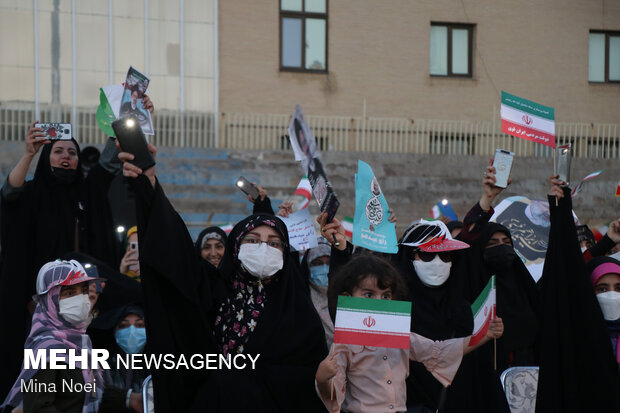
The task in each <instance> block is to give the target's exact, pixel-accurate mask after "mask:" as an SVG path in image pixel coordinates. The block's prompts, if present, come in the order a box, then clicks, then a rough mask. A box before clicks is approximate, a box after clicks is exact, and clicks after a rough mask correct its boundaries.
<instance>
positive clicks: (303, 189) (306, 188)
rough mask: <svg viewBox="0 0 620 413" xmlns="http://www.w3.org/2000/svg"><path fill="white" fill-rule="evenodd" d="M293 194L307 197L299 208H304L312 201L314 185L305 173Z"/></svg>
mask: <svg viewBox="0 0 620 413" xmlns="http://www.w3.org/2000/svg"><path fill="white" fill-rule="evenodd" d="M293 195H301V196H303V197H304V198H305V199H304V200H303V201H302V202H301V203H300V204H299V209H304V208H305V207H307V206H308V204H309V203H310V199H311V198H312V186H310V181H309V180H308V178H307V177H306V175H304V177H303V178H301V181H299V185H297V189H295V193H294V194H293Z"/></svg>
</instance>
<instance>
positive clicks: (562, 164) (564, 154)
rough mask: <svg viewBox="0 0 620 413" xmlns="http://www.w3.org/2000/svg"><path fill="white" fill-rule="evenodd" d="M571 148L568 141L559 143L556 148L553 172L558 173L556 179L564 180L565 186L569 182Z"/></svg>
mask: <svg viewBox="0 0 620 413" xmlns="http://www.w3.org/2000/svg"><path fill="white" fill-rule="evenodd" d="M571 149H572V145H571V144H570V143H567V144H566V145H560V146H558V148H557V156H556V168H555V174H556V175H559V177H558V179H559V180H560V181H564V182H566V186H568V184H569V182H570V160H571Z"/></svg>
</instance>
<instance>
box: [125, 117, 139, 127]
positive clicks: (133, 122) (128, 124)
mask: <svg viewBox="0 0 620 413" xmlns="http://www.w3.org/2000/svg"><path fill="white" fill-rule="evenodd" d="M125 124H126V125H127V127H128V128H133V126H134V125H135V124H136V122H135V121H134V120H133V119H127V122H126V123H125Z"/></svg>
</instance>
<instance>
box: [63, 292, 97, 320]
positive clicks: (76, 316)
mask: <svg viewBox="0 0 620 413" xmlns="http://www.w3.org/2000/svg"><path fill="white" fill-rule="evenodd" d="M58 305H59V307H60V309H59V311H58V314H60V315H61V316H62V318H64V319H65V320H67V321H68V322H69V323H71V324H73V325H74V326H77V325H79V324H82V323H84V322H85V321H86V320H88V315H89V314H90V299H89V298H88V294H79V295H74V296H73V297H69V298H64V299H62V300H60V301H59V303H58Z"/></svg>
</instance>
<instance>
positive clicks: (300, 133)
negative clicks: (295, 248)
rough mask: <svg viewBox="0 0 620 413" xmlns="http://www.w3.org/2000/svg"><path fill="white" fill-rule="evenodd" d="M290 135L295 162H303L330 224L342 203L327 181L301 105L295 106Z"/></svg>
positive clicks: (289, 130) (322, 210)
mask: <svg viewBox="0 0 620 413" xmlns="http://www.w3.org/2000/svg"><path fill="white" fill-rule="evenodd" d="M288 133H289V140H290V142H291V147H292V148H293V152H294V153H295V160H296V161H301V167H302V170H303V172H304V174H305V175H306V176H307V177H308V181H310V186H311V187H312V193H313V194H314V198H315V199H316V201H317V203H318V204H319V208H320V209H321V212H327V215H328V222H330V221H331V220H332V219H333V218H334V216H335V215H336V212H337V211H338V207H339V206H340V202H339V201H338V197H337V196H336V193H335V192H334V189H333V188H332V186H331V184H330V183H329V180H328V179H327V175H326V174H325V169H324V168H323V162H322V161H321V154H320V152H319V150H318V148H317V146H316V140H315V139H314V135H312V131H310V126H309V125H308V123H306V120H305V119H304V114H303V112H302V111H301V107H300V106H299V105H295V112H294V113H293V117H292V119H291V123H290V125H289V128H288Z"/></svg>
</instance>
